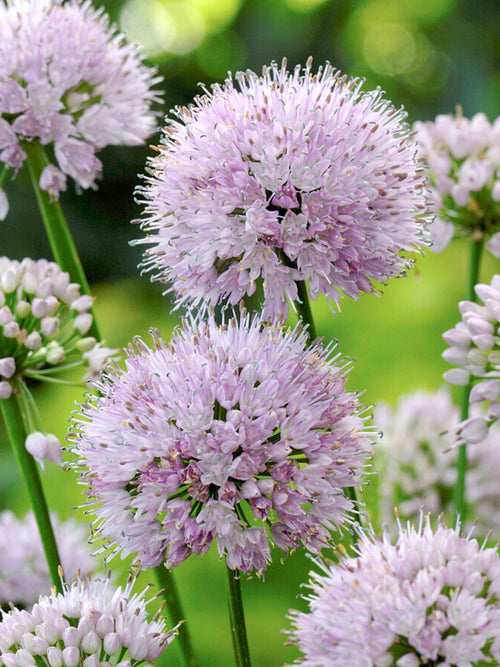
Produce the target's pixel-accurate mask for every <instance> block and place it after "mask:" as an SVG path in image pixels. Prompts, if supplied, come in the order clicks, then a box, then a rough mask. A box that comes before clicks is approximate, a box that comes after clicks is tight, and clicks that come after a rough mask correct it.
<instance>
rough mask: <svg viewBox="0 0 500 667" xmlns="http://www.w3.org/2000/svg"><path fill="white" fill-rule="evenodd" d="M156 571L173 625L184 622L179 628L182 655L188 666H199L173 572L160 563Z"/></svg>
mask: <svg viewBox="0 0 500 667" xmlns="http://www.w3.org/2000/svg"><path fill="white" fill-rule="evenodd" d="M154 571H155V575H156V580H157V581H158V584H159V585H160V587H161V588H162V589H163V591H164V593H163V595H164V598H165V601H166V603H167V609H168V613H169V614H170V618H171V621H172V623H173V625H177V623H182V625H181V626H180V628H179V637H178V642H179V644H180V649H181V651H182V655H183V656H184V661H185V663H186V665H187V666H188V667H198V660H197V659H196V657H195V655H194V650H193V645H192V642H191V637H190V634H189V629H188V627H187V624H186V623H184V622H183V621H184V619H185V614H184V611H183V609H182V604H181V599H180V597H179V593H178V592H177V586H176V585H175V581H174V577H173V574H172V573H171V572H169V570H167V568H166V567H165V566H164V565H158V566H157V567H155V568H154ZM176 643H177V642H176Z"/></svg>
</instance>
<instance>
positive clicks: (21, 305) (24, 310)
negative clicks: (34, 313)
mask: <svg viewBox="0 0 500 667" xmlns="http://www.w3.org/2000/svg"><path fill="white" fill-rule="evenodd" d="M30 313H31V306H30V304H29V302H28V301H18V302H17V303H16V315H17V316H18V317H21V318H24V317H28V315H29V314H30Z"/></svg>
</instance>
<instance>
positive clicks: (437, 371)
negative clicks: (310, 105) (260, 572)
mask: <svg viewBox="0 0 500 667" xmlns="http://www.w3.org/2000/svg"><path fill="white" fill-rule="evenodd" d="M96 4H98V3H96ZM102 4H103V5H104V6H105V8H106V10H107V11H108V12H109V13H110V15H111V17H112V19H113V21H115V22H116V23H117V24H118V25H119V26H120V28H121V29H122V30H124V31H125V32H127V33H128V35H129V36H130V38H131V39H132V40H136V41H139V42H141V43H142V44H143V47H144V50H145V54H146V55H147V57H148V58H149V60H150V61H151V62H152V63H154V64H156V65H157V67H158V68H159V70H160V71H161V73H162V75H163V77H164V84H163V88H164V90H165V106H164V108H163V109H161V113H162V114H163V113H165V112H166V111H167V110H168V109H169V108H171V107H174V106H176V105H182V104H187V103H189V101H190V100H191V99H192V98H193V96H194V95H196V94H197V93H198V92H199V91H200V89H199V87H198V86H197V83H198V82H199V81H203V82H205V83H206V84H210V83H211V82H213V81H218V80H221V79H223V78H224V77H225V74H226V72H227V71H228V70H231V71H233V72H234V71H236V70H239V69H245V68H250V69H254V70H260V69H261V67H262V65H263V64H265V63H269V62H270V61H271V60H277V61H280V60H281V59H282V57H284V56H286V57H287V58H288V62H289V65H290V66H291V67H293V66H294V65H295V64H297V63H301V64H303V63H305V61H306V59H307V57H308V56H309V55H312V56H313V57H314V60H315V63H316V65H319V64H321V63H323V62H324V61H326V60H328V61H330V62H331V63H332V64H333V65H334V66H335V67H338V68H340V69H342V70H343V71H345V72H347V73H348V74H350V75H352V76H361V77H364V78H366V84H365V88H366V89H370V88H374V87H375V86H381V87H382V88H383V89H384V90H386V91H387V95H388V97H390V98H391V99H392V100H393V102H394V103H395V105H396V106H400V105H404V106H405V108H406V109H407V111H408V115H409V120H410V122H413V121H415V120H417V119H424V120H425V119H430V118H433V117H434V116H435V115H436V114H438V113H448V112H450V111H453V110H454V108H455V105H456V104H461V105H462V107H463V110H464V115H466V116H471V115H473V114H474V113H475V112H477V111H485V112H486V113H487V114H488V116H489V117H490V120H493V119H494V118H495V117H496V115H497V113H498V111H497V110H498V108H500V68H499V66H498V65H499V60H500V4H499V3H498V2H497V0H478V1H469V0H462V1H458V0H353V1H351V2H348V1H347V0H339V1H336V0H247V1H246V2H244V1H243V0H107V1H106V2H103V3H102ZM157 141H158V137H154V138H152V140H151V142H150V143H156V142H157ZM150 154H151V149H150V148H149V147H148V146H145V147H141V148H134V149H119V148H110V149H107V150H105V151H103V152H102V153H101V155H100V157H101V159H102V160H103V163H104V171H103V179H102V182H101V184H100V187H99V189H98V190H97V191H90V192H85V193H83V194H82V195H77V194H75V193H74V192H68V193H65V194H64V196H63V198H62V204H63V207H64V209H65V212H66V214H67V217H68V220H69V223H70V226H71V229H72V231H73V234H74V237H75V240H76V243H77V246H78V248H79V251H80V253H81V257H82V260H83V263H84V266H85V269H86V271H87V274H88V276H89V279H90V281H91V283H92V284H93V286H94V288H95V293H96V295H97V302H96V310H97V315H98V318H99V321H100V325H101V329H102V330H103V332H104V335H105V338H106V340H107V343H108V344H109V345H111V346H113V347H119V346H125V345H127V344H128V342H129V341H130V340H131V338H132V337H133V336H134V335H141V336H143V337H144V338H145V339H146V340H147V338H148V333H147V332H148V329H149V328H150V327H151V326H155V327H158V328H159V329H160V331H161V332H162V334H163V336H164V337H165V338H168V337H169V335H170V332H171V330H172V327H173V326H174V325H175V323H176V322H177V321H178V314H176V313H174V314H171V313H170V310H171V305H170V302H169V301H168V299H166V298H165V297H162V295H161V290H160V289H159V288H158V286H153V285H151V284H150V283H149V280H148V278H147V277H139V275H138V271H137V268H136V267H137V263H138V261H139V260H140V248H132V247H130V246H129V245H128V241H129V240H131V239H133V238H134V237H137V236H138V235H140V234H139V230H138V229H137V227H135V226H133V225H131V224H130V221H131V220H133V219H135V218H137V217H139V215H140V210H139V208H138V207H137V205H136V204H135V203H134V200H133V191H134V187H135V186H136V185H137V184H138V182H139V179H138V176H137V175H138V174H140V173H143V172H144V166H145V161H146V158H147V156H148V155H150ZM7 191H8V196H9V200H10V204H11V213H10V214H9V216H8V218H7V220H5V221H4V222H3V223H1V227H0V238H1V254H4V255H8V256H10V257H12V258H18V259H21V258H22V257H24V256H31V257H34V258H38V257H44V256H49V254H50V253H49V249H48V245H47V242H46V240H45V237H44V232H43V226H42V224H41V222H40V220H39V217H38V212H37V209H36V203H35V200H34V197H33V195H32V194H31V191H30V189H29V187H28V180H27V177H26V175H25V174H24V173H20V174H19V175H18V178H17V179H16V180H15V181H14V182H12V183H7ZM466 264H467V248H466V247H465V245H464V244H461V243H459V242H455V244H454V245H453V246H452V247H450V248H449V249H447V250H446V251H445V252H444V253H443V254H442V255H439V256H438V255H432V253H427V256H426V257H425V258H424V257H419V258H418V260H417V264H416V270H415V271H413V272H412V273H411V274H410V275H409V276H408V277H407V278H405V279H401V280H395V281H393V282H392V283H391V284H390V285H388V286H387V287H385V288H384V294H383V295H382V296H381V297H377V296H374V295H368V296H363V297H362V298H361V299H360V300H359V301H358V302H353V301H349V300H347V299H344V301H343V302H342V304H341V311H342V312H341V313H338V314H333V313H332V312H331V310H330V308H329V306H328V305H327V304H326V303H325V302H321V301H320V302H318V303H317V304H316V305H315V317H316V319H317V322H318V330H319V333H320V334H321V335H324V336H325V337H326V338H328V339H330V338H337V339H338V340H339V341H340V349H341V351H342V352H343V353H344V354H346V355H348V356H350V357H352V358H354V359H355V360H356V363H355V365H354V368H353V371H352V373H351V376H350V381H349V385H350V388H351V389H353V390H356V391H360V392H364V394H363V400H364V401H365V402H366V403H367V404H369V405H371V404H373V403H374V402H378V401H381V400H388V401H390V402H392V403H394V402H395V401H396V399H397V397H398V395H399V394H401V393H404V392H407V391H410V390H413V389H417V388H428V389H437V388H438V387H439V386H440V383H441V380H440V378H441V373H442V372H443V370H444V369H445V368H446V364H445V363H444V362H443V361H442V360H441V356H440V355H441V352H442V351H443V349H444V345H443V342H442V339H441V334H442V332H443V331H445V330H446V329H448V328H450V327H451V326H453V325H454V324H455V323H456V321H457V318H458V311H457V301H458V300H460V299H461V298H462V295H463V293H464V290H465V270H466V269H465V267H466ZM497 267H498V260H494V259H493V258H491V257H488V258H486V261H485V263H484V266H483V276H482V278H483V280H489V278H490V277H491V275H492V274H493V273H494V272H495V271H496V270H498V268H497ZM37 399H38V400H39V401H40V403H41V407H42V412H43V415H44V419H45V423H46V428H47V430H48V431H51V432H54V433H56V434H58V435H59V436H60V437H61V438H63V437H64V434H65V432H66V428H67V419H68V418H69V415H70V413H71V411H72V410H73V409H74V406H75V401H79V400H82V392H81V391H79V390H76V389H75V390H74V391H68V390H67V389H59V388H57V387H47V386H45V387H43V388H41V389H40V390H39V393H38V395H37ZM1 453H2V461H1V465H0V502H1V503H2V508H3V507H13V508H14V509H15V511H16V512H17V513H18V514H19V515H22V514H23V513H24V512H25V511H26V510H27V509H28V499H27V497H26V494H25V491H24V488H23V486H22V483H21V481H20V479H19V475H18V473H17V471H16V469H15V466H14V464H13V462H12V460H11V457H10V455H9V449H8V444H7V443H6V442H2V448H1ZM44 481H45V486H46V489H47V493H48V497H49V501H50V504H51V505H53V506H56V507H57V508H58V511H59V513H60V514H61V516H62V517H63V518H65V517H69V516H70V515H73V514H74V513H75V512H74V510H73V507H74V506H76V505H79V504H81V503H82V502H83V496H82V495H81V494H80V491H79V488H78V487H77V485H76V481H75V477H74V475H73V474H72V473H63V472H61V471H58V470H57V471H53V470H50V471H49V473H48V474H47V476H46V477H45V478H44ZM373 481H374V484H372V488H373V487H375V486H376V475H375V476H373ZM366 493H367V497H368V500H369V502H371V501H372V496H373V492H371V494H370V489H368V490H367V492H366ZM77 513H78V514H79V516H80V517H81V518H82V520H83V521H88V519H87V518H86V517H85V516H84V514H83V512H82V511H81V510H78V511H77ZM374 517H376V514H374ZM274 560H275V563H274V565H273V566H272V567H271V568H270V569H269V571H268V573H267V575H266V580H265V582H262V581H260V580H255V579H254V580H245V581H244V582H243V594H244V599H245V605H246V609H247V623H248V631H249V639H250V644H251V652H252V656H253V659H254V664H255V665H256V666H258V667H268V666H269V667H271V666H274V667H276V666H277V665H283V664H284V663H285V662H288V663H289V662H292V661H293V660H294V659H295V657H296V656H297V655H298V654H297V651H296V650H295V649H294V648H290V647H285V646H284V641H285V639H286V638H285V637H284V636H283V635H282V634H280V630H281V629H282V628H286V627H287V626H288V622H287V620H286V613H287V610H288V609H289V608H291V607H297V606H299V607H301V608H305V602H304V600H301V599H298V597H297V596H298V595H299V594H300V592H301V589H300V586H301V583H302V582H305V581H306V580H307V572H308V570H309V569H310V567H311V563H310V561H309V560H308V559H307V558H305V557H304V556H303V555H302V554H295V555H294V556H291V557H288V558H287V559H285V561H284V564H283V565H282V564H281V563H280V555H279V554H275V557H274ZM112 565H113V567H115V566H119V565H120V563H119V562H118V561H116V563H112ZM120 567H122V569H123V571H126V567H127V564H126V563H125V564H123V565H122V566H120ZM176 575H177V579H178V583H179V587H180V590H181V594H182V596H183V598H184V602H185V607H186V613H187V617H188V620H189V624H190V627H191V632H192V634H193V637H194V641H195V644H196V648H197V650H198V652H199V655H200V657H201V660H202V664H203V665H207V666H214V667H215V666H216V665H217V666H225V665H231V664H232V653H231V642H230V637H229V633H228V621H227V614H226V603H225V593H224V584H225V581H224V579H225V574H224V567H223V565H222V563H219V562H218V561H217V557H216V555H215V554H213V553H210V554H208V556H206V557H205V558H203V559H200V558H198V557H192V558H191V559H189V560H188V561H187V562H186V563H184V564H183V565H182V566H180V567H179V568H178V569H177V571H176ZM142 581H143V583H144V582H146V581H153V577H152V576H151V575H149V574H148V573H144V574H143V575H142ZM302 592H303V593H304V592H305V591H304V590H302ZM158 664H165V665H167V664H168V665H170V666H172V667H175V666H177V665H180V664H181V662H180V660H179V659H178V655H177V653H176V649H175V648H174V647H171V648H170V649H169V650H168V651H167V652H166V654H165V659H164V662H161V661H158Z"/></svg>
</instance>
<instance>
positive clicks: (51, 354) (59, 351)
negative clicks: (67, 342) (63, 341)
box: [45, 340, 66, 366]
mask: <svg viewBox="0 0 500 667" xmlns="http://www.w3.org/2000/svg"><path fill="white" fill-rule="evenodd" d="M65 358H66V353H65V352H64V348H62V347H61V345H59V343H58V342H57V341H55V340H52V341H50V343H49V344H48V345H47V353H46V355H45V359H46V360H47V363H48V364H51V365H52V366H55V365H56V364H60V363H61V362H62V361H64V359H65Z"/></svg>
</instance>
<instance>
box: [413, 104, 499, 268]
mask: <svg viewBox="0 0 500 667" xmlns="http://www.w3.org/2000/svg"><path fill="white" fill-rule="evenodd" d="M415 130H416V137H417V140H418V143H419V147H420V154H421V156H422V157H423V158H424V160H425V161H426V162H427V164H428V167H429V177H430V191H431V199H432V200H433V203H434V209H435V211H436V214H437V217H436V219H435V220H434V222H433V224H432V225H431V227H430V231H431V234H432V236H433V242H434V243H433V246H432V249H433V250H434V251H435V252H441V251H442V250H444V248H446V246H447V245H448V244H449V243H450V241H451V240H452V238H453V236H454V235H455V233H457V234H458V235H459V236H468V237H469V238H472V239H473V240H479V239H483V238H485V239H486V240H487V241H488V243H487V247H488V249H489V250H490V251H491V252H492V253H493V254H494V255H496V256H497V257H498V256H500V233H499V232H500V174H499V168H500V119H499V118H497V119H496V120H495V122H494V123H493V124H491V123H490V121H489V120H488V118H487V117H486V115H485V114H484V113H477V114H476V115H475V116H473V117H472V119H470V120H469V119H468V118H464V117H463V116H462V111H461V109H460V107H458V108H457V114H456V116H452V115H444V114H442V115H439V116H437V118H436V120H435V121H434V122H432V121H427V122H425V123H423V122H417V123H415Z"/></svg>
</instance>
